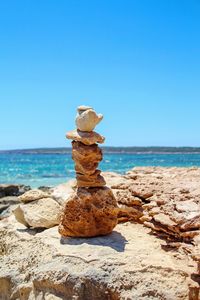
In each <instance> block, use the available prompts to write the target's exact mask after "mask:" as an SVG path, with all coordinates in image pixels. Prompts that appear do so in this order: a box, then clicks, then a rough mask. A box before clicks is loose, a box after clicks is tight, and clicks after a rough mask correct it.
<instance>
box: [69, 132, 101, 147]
mask: <svg viewBox="0 0 200 300" xmlns="http://www.w3.org/2000/svg"><path fill="white" fill-rule="evenodd" d="M66 137H67V138H68V139H70V140H74V141H78V142H81V143H83V144H85V145H93V144H96V143H99V144H102V143H104V140H105V138H104V137H103V136H102V135H100V134H98V133H97V132H94V131H90V132H87V131H80V130H78V129H74V130H72V131H69V132H68V133H67V135H66Z"/></svg>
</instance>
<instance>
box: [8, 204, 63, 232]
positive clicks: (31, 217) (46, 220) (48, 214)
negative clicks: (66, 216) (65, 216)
mask: <svg viewBox="0 0 200 300" xmlns="http://www.w3.org/2000/svg"><path fill="white" fill-rule="evenodd" d="M13 213H14V215H15V217H16V219H17V221H18V222H20V223H22V224H24V225H25V226H27V227H34V228H40V227H41V228H50V227H53V226H55V225H57V224H59V221H60V213H61V206H60V205H59V204H58V203H57V202H56V201H55V200H53V199H52V198H44V199H40V200H35V201H33V202H29V203H27V204H20V205H19V206H18V207H17V208H16V209H15V210H14V211H13Z"/></svg>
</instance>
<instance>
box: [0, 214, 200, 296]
mask: <svg viewBox="0 0 200 300" xmlns="http://www.w3.org/2000/svg"><path fill="white" fill-rule="evenodd" d="M0 237H1V255H0V266H1V268H0V295H1V297H0V299H4V300H8V299H9V300H14V299H23V300H27V299H28V300H32V299H37V300H40V299H65V300H71V299H77V300H91V299H94V300H107V299H111V300H118V299H126V300H128V299H137V300H140V299H146V300H147V299H160V300H162V299H166V300H172V299H174V300H175V299H179V300H180V299H181V300H186V299H190V300H194V299H195V300H198V299H199V298H198V284H197V282H195V281H194V280H192V278H191V277H192V274H195V272H196V266H195V263H194V261H193V260H192V259H191V258H190V257H189V256H188V255H187V253H186V252H185V251H184V247H183V248H182V249H181V250H179V251H167V250H166V248H165V246H166V242H165V241H163V240H160V239H157V238H156V237H155V236H153V235H151V234H150V229H148V228H146V227H144V226H143V225H141V224H131V223H126V224H119V225H117V226H116V228H115V230H114V231H113V232H112V233H111V234H110V235H107V236H102V237H96V238H88V239H86V238H60V236H59V235H58V233H57V227H54V228H51V229H47V230H45V231H43V232H41V231H36V230H30V229H26V228H25V227H23V225H19V223H16V222H15V220H14V219H13V218H12V217H10V218H9V219H7V220H4V221H2V223H1V225H0Z"/></svg>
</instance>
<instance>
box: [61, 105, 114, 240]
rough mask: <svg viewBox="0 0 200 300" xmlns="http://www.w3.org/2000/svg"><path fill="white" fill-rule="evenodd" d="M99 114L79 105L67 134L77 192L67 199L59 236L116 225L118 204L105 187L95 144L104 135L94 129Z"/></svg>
mask: <svg viewBox="0 0 200 300" xmlns="http://www.w3.org/2000/svg"><path fill="white" fill-rule="evenodd" d="M102 118H103V116H102V115H101V114H99V115H97V114H96V112H95V111H94V110H93V109H92V108H91V107H87V106H79V107H78V114H77V117H76V126H77V129H75V130H73V131H70V132H68V133H67V138H68V139H72V140H73V141H72V158H73V160H74V162H75V171H76V179H77V188H76V191H75V192H74V193H73V194H72V195H71V196H70V198H69V199H68V201H67V203H66V205H65V208H64V211H63V214H62V216H61V222H60V225H59V233H60V234H61V235H62V236H71V237H91V236H97V235H105V234H108V233H110V232H111V231H112V230H113V228H114V227H115V225H116V224H117V203H116V200H115V197H114V195H113V193H112V190H111V189H110V188H108V187H106V186H105V185H106V182H105V179H104V178H103V176H102V175H101V171H100V170H98V169H97V167H98V164H99V162H100V161H101V160H102V150H101V149H100V148H99V147H98V145H97V143H103V142H104V137H103V136H101V135H99V134H98V133H96V132H94V131H93V130H94V128H95V126H96V125H97V124H98V123H99V122H100V121H101V120H102Z"/></svg>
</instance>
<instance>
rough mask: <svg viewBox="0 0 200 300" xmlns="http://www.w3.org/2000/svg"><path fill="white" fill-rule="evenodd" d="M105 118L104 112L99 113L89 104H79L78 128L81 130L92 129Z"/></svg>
mask: <svg viewBox="0 0 200 300" xmlns="http://www.w3.org/2000/svg"><path fill="white" fill-rule="evenodd" d="M102 119H103V115H102V114H98V115H97V113H96V112H95V111H94V110H93V109H92V108H90V107H88V106H79V107H78V115H77V117H76V126H77V129H79V130H81V131H88V132H90V131H92V130H93V129H94V128H95V126H96V125H97V124H98V123H99V122H100V121H101V120H102Z"/></svg>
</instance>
